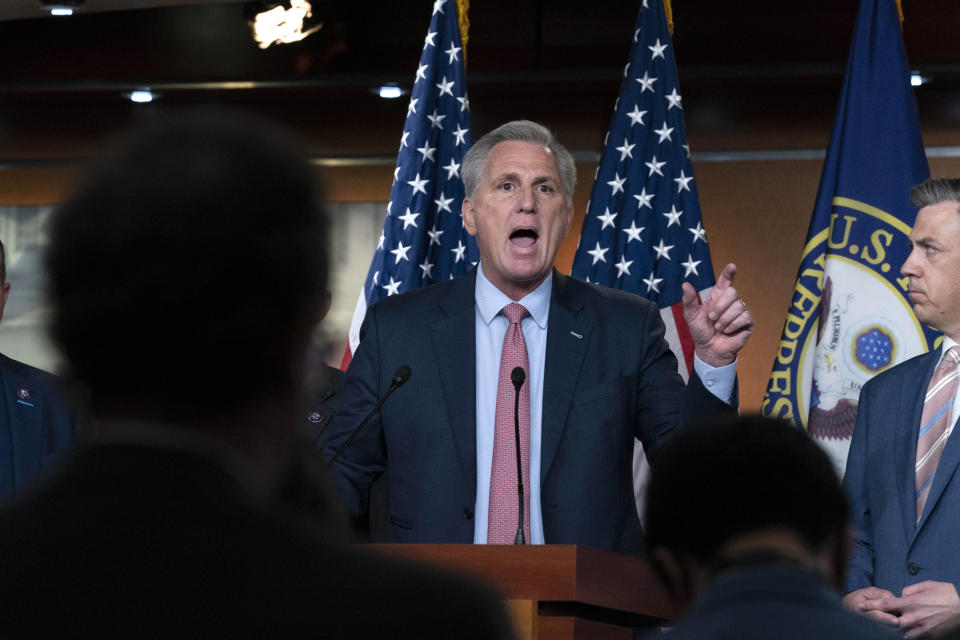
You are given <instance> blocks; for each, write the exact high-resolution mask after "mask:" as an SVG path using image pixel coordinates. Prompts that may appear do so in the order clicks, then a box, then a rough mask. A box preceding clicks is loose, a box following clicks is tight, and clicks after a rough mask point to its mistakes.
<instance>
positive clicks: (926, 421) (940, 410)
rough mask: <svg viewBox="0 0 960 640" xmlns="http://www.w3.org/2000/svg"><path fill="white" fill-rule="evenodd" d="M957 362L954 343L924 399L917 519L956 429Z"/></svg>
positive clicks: (959, 359)
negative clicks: (954, 423)
mask: <svg viewBox="0 0 960 640" xmlns="http://www.w3.org/2000/svg"><path fill="white" fill-rule="evenodd" d="M958 362H960V346H955V347H952V348H951V349H950V350H949V351H947V352H946V353H945V354H944V355H943V358H942V359H941V360H940V364H938V365H937V368H936V370H935V371H934V372H933V377H932V378H931V379H930V386H929V387H928V388H927V396H926V398H925V400H924V402H923V417H922V418H921V419H920V435H919V437H918V438H917V467H916V474H917V522H919V521H920V516H922V515H923V507H924V505H926V503H927V496H929V495H930V485H932V484H933V476H934V474H935V473H936V471H937V464H939V462H940V455H941V454H942V453H943V448H944V447H945V446H946V444H947V439H948V438H949V437H950V433H951V432H952V431H953V423H952V422H951V421H950V416H951V414H952V413H953V401H954V398H956V396H957V374H958V370H957V363H958Z"/></svg>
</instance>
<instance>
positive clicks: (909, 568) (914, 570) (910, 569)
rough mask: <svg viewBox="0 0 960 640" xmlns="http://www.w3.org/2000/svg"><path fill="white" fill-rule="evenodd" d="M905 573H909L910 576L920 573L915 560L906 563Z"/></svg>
mask: <svg viewBox="0 0 960 640" xmlns="http://www.w3.org/2000/svg"><path fill="white" fill-rule="evenodd" d="M907 573H909V574H910V575H912V576H915V575H917V574H918V573H920V567H919V565H917V563H916V562H911V563H910V564H908V565H907Z"/></svg>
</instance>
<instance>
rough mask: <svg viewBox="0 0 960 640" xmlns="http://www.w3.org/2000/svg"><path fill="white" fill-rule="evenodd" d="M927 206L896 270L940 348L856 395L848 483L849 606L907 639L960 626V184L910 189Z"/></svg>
mask: <svg viewBox="0 0 960 640" xmlns="http://www.w3.org/2000/svg"><path fill="white" fill-rule="evenodd" d="M910 199H911V201H912V202H913V204H914V205H915V206H917V207H918V208H919V211H918V212H917V219H916V222H915V223H914V225H913V229H911V230H910V245H911V247H912V251H911V252H910V255H909V256H908V257H907V260H906V261H905V262H904V263H903V266H902V267H901V268H900V271H901V273H902V274H903V275H904V276H905V277H906V278H908V279H909V284H908V285H907V286H908V297H909V299H910V302H911V304H912V305H913V312H914V314H915V315H916V317H917V319H918V320H919V321H920V322H923V323H924V324H926V325H929V326H930V327H933V328H934V329H937V330H939V331H942V332H943V334H944V335H943V343H942V344H941V345H940V347H939V348H938V349H935V350H933V351H930V352H929V353H925V354H922V355H919V356H916V357H914V358H911V359H910V360H907V361H906V362H902V363H900V364H898V365H897V366H895V367H892V368H891V369H888V370H887V371H884V372H882V373H880V374H878V375H877V376H875V377H874V378H873V379H871V380H870V381H869V382H867V384H865V385H864V387H863V389H862V390H861V392H860V402H859V405H858V409H857V424H856V427H855V428H854V431H853V439H852V440H851V442H850V453H849V455H848V457H847V469H846V473H845V474H844V484H845V485H846V487H847V492H848V494H849V496H850V503H851V506H852V509H853V522H854V527H855V531H854V533H855V537H854V542H855V544H854V547H853V554H852V558H851V562H850V569H849V571H848V573H847V584H846V591H847V592H848V593H847V595H846V596H845V597H844V602H845V603H846V604H847V606H848V607H850V608H851V609H852V610H854V611H857V612H859V613H862V614H864V615H867V616H869V617H871V618H873V619H875V620H879V621H881V622H884V623H886V624H889V625H891V626H894V627H896V628H898V629H899V630H900V632H901V633H903V634H904V635H905V636H906V637H907V638H915V637H920V636H926V635H929V634H931V633H939V632H942V631H943V630H944V629H947V628H949V627H952V626H956V625H960V595H958V589H960V545H958V544H957V531H960V477H958V476H957V473H956V471H957V468H958V467H960V440H958V439H957V437H955V436H953V435H952V433H953V431H954V427H955V425H956V424H957V420H958V417H960V402H958V399H960V386H958V384H957V380H958V375H960V371H958V362H960V346H958V341H960V277H958V274H960V180H958V179H946V178H937V179H930V180H927V181H925V182H923V183H922V184H920V185H918V186H916V187H914V188H913V189H911V190H910Z"/></svg>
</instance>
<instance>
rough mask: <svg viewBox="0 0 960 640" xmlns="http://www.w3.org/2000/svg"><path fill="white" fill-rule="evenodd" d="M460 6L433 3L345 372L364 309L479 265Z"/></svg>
mask: <svg viewBox="0 0 960 640" xmlns="http://www.w3.org/2000/svg"><path fill="white" fill-rule="evenodd" d="M469 109H470V102H469V100H468V99H467V82H466V74H465V73H464V66H463V48H462V45H461V41H460V30H459V27H458V25H457V6H456V4H455V3H454V2H452V1H450V0H436V1H435V2H433V15H432V17H431V18H430V27H429V28H428V29H427V36H426V38H425V39H424V43H423V53H422V54H421V56H420V64H419V65H418V66H417V71H416V77H415V79H414V84H413V91H412V92H411V96H410V103H409V105H408V106H407V116H406V120H405V121H404V125H403V134H402V135H401V138H400V150H399V152H398V153H397V165H396V168H395V169H394V172H393V186H392V188H391V190H390V202H389V204H388V205H387V215H386V219H385V220H384V222H383V232H382V233H381V234H380V240H379V242H378V244H377V250H376V252H375V253H374V255H373V260H372V261H371V262H370V269H369V271H368V272H367V279H366V281H365V282H364V286H363V291H361V292H360V297H359V299H358V300H357V306H356V309H355V310H354V313H353V321H352V322H351V324H350V340H349V342H348V344H347V349H346V353H345V354H344V359H343V364H342V365H341V366H342V368H344V369H345V368H346V366H347V365H348V364H349V362H350V359H351V357H352V354H353V353H354V351H355V350H356V348H357V345H358V344H359V343H360V325H361V324H362V323H363V318H364V316H365V315H366V313H367V307H369V306H370V305H372V304H373V303H375V302H377V301H378V300H380V299H381V298H385V297H387V296H392V295H394V294H397V293H402V292H404V291H408V290H410V289H414V288H416V287H420V286H426V285H428V284H431V283H434V282H439V281H441V280H447V279H449V278H452V277H455V276H458V275H460V274H463V273H465V272H466V271H468V270H469V269H471V268H472V267H473V265H474V264H475V263H476V261H477V260H478V259H479V252H478V250H477V245H476V241H475V240H474V239H473V236H471V235H469V234H468V233H467V232H466V230H465V229H464V228H463V224H462V222H461V217H460V205H461V203H462V202H463V196H464V191H463V183H462V182H461V180H460V167H461V164H462V163H463V155H464V154H465V153H466V151H467V149H469V148H470V145H471V144H473V140H472V138H471V137H470V118H469Z"/></svg>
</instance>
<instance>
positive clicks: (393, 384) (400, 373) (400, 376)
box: [327, 365, 523, 467]
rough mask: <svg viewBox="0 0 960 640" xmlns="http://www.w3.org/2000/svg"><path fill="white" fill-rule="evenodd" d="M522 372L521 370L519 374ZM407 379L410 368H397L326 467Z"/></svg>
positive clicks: (331, 464) (328, 464) (329, 465)
mask: <svg viewBox="0 0 960 640" xmlns="http://www.w3.org/2000/svg"><path fill="white" fill-rule="evenodd" d="M522 371H523V370H522V369H521V372H522ZM409 379H410V367H408V366H407V365H402V366H400V367H398V368H397V371H396V372H395V373H394V374H393V380H391V381H390V386H389V387H388V388H387V391H386V392H385V393H384V394H383V395H382V396H381V397H380V399H379V400H377V404H375V405H373V409H370V413H368V414H367V415H366V417H365V418H364V419H363V421H362V422H361V423H360V424H359V425H357V428H356V429H354V430H353V431H352V432H351V433H350V437H349V438H347V440H346V441H345V442H344V443H343V444H342V445H340V448H339V449H337V451H336V452H335V453H334V454H333V457H331V458H330V460H328V461H327V467H332V466H333V463H334V462H336V461H337V460H339V459H340V456H341V454H343V452H344V450H345V449H346V448H347V447H349V446H350V443H351V442H353V439H354V438H356V437H357V434H358V433H360V430H361V429H363V428H364V427H365V426H367V423H368V422H370V419H371V418H373V416H374V415H375V414H376V413H377V412H379V411H380V407H382V406H383V403H384V402H386V400H387V398H389V397H390V394H391V393H393V392H394V391H396V390H397V389H398V388H400V387H402V386H403V385H404V383H406V381H407V380H409ZM517 397H519V396H517ZM518 455H519V454H518Z"/></svg>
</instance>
